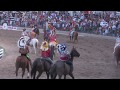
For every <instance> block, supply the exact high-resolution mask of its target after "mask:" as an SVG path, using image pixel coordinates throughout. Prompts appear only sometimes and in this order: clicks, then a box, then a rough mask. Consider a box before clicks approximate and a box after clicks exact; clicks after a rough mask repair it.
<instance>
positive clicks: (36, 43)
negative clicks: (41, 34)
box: [24, 36, 39, 54]
mask: <svg viewBox="0 0 120 90" xmlns="http://www.w3.org/2000/svg"><path fill="white" fill-rule="evenodd" d="M24 40H25V44H28V45H29V46H30V47H33V48H34V51H35V54H36V53H37V51H36V48H38V46H39V41H38V39H36V38H33V39H31V41H29V40H30V37H28V36H24Z"/></svg>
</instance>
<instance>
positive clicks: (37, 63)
mask: <svg viewBox="0 0 120 90" xmlns="http://www.w3.org/2000/svg"><path fill="white" fill-rule="evenodd" d="M50 50H51V55H50V59H51V60H53V59H52V58H53V53H54V52H53V51H54V48H53V47H51V48H50ZM48 59H49V58H42V57H40V58H37V59H35V60H34V62H33V65H32V70H31V78H33V79H39V77H40V76H41V75H42V73H43V72H46V75H47V79H49V70H50V68H51V66H52V65H53V62H50V61H49V60H48ZM37 71H38V75H37V77H36V72H37Z"/></svg>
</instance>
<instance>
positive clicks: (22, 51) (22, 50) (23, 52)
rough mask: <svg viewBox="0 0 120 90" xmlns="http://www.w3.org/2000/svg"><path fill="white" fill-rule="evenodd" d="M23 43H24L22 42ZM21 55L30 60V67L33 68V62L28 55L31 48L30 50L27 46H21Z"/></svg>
mask: <svg viewBox="0 0 120 90" xmlns="http://www.w3.org/2000/svg"><path fill="white" fill-rule="evenodd" d="M19 43H21V41H19ZM22 43H23V42H22ZM19 53H21V56H22V55H24V56H26V58H27V59H28V60H29V62H30V65H31V67H32V62H31V59H30V57H29V55H28V53H29V48H28V45H27V44H24V45H23V46H21V44H19Z"/></svg>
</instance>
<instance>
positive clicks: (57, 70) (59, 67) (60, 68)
mask: <svg viewBox="0 0 120 90" xmlns="http://www.w3.org/2000/svg"><path fill="white" fill-rule="evenodd" d="M70 56H71V57H70V59H69V60H68V61H60V60H58V61H56V62H55V64H53V66H52V67H51V69H50V75H51V79H55V78H56V76H57V75H58V76H59V79H61V78H62V75H64V79H66V75H70V76H71V77H72V79H74V76H73V73H72V72H73V66H72V67H71V66H70V62H71V64H73V59H74V57H79V56H80V54H79V53H78V52H77V50H76V49H75V48H74V47H73V48H72V50H71V52H70Z"/></svg>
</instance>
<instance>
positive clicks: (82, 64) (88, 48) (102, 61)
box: [0, 30, 120, 79]
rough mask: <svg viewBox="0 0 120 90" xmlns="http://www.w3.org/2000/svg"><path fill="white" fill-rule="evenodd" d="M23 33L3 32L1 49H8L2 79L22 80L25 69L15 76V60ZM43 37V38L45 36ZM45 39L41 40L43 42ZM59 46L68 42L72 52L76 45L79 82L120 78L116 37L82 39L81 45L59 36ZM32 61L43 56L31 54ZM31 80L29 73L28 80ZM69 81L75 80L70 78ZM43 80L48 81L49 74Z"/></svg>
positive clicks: (0, 66)
mask: <svg viewBox="0 0 120 90" xmlns="http://www.w3.org/2000/svg"><path fill="white" fill-rule="evenodd" d="M20 34H21V32H18V31H6V30H0V46H2V47H3V48H5V52H6V53H5V56H4V57H3V59H2V60H0V79H16V78H17V79H19V78H21V69H20V70H19V76H18V77H16V76H15V60H16V57H17V56H18V55H20V54H19V53H18V47H17V40H18V39H19V38H20ZM41 37H42V35H41ZM42 40H43V39H40V42H41V41H42ZM58 41H59V43H66V44H67V45H68V48H69V50H71V48H72V46H76V47H77V50H78V51H79V53H80V54H81V56H80V57H79V58H75V59H74V76H75V78H76V79H120V67H119V68H117V67H116V63H115V60H114V57H113V54H112V52H113V47H114V43H115V41H114V38H108V37H107V38H106V37H104V38H101V36H96V37H95V35H94V36H91V35H90V36H89V35H88V36H85V37H79V43H78V44H73V43H69V42H68V36H64V35H58ZM30 57H31V59H32V61H34V60H35V58H37V57H39V56H36V55H34V54H32V53H31V54H30ZM55 60H57V57H55ZM26 77H27V71H26V75H25V78H26ZM67 78H68V79H69V78H71V77H69V76H67ZM40 79H46V75H45V73H43V74H42V76H41V77H40Z"/></svg>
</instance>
